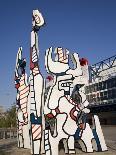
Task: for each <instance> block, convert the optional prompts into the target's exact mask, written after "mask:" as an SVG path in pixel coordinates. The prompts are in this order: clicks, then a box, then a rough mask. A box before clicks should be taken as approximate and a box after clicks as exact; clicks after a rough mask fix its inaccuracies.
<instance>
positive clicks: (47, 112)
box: [15, 10, 107, 155]
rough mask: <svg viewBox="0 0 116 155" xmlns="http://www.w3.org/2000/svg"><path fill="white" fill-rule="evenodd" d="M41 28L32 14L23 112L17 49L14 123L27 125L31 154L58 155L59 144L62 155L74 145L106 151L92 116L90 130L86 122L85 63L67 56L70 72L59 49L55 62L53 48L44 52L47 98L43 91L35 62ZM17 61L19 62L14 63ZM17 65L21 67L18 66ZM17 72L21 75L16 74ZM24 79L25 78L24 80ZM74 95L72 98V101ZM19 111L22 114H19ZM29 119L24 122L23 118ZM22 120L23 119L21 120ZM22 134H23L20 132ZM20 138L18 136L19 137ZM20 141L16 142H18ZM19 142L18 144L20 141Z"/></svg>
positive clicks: (39, 19) (38, 17) (41, 22)
mask: <svg viewBox="0 0 116 155" xmlns="http://www.w3.org/2000/svg"><path fill="white" fill-rule="evenodd" d="M43 25H44V18H43V16H42V14H41V13H40V12H39V11H38V10H34V11H33V14H32V31H31V48H30V77H29V83H27V82H26V85H25V89H27V91H26V95H24V97H25V98H26V99H27V100H26V101H27V102H28V104H27V102H26V106H27V105H28V106H27V107H28V108H27V109H29V110H28V112H27V111H24V110H23V109H22V106H21V105H22V102H21V98H20V91H21V89H20V87H18V86H17V85H20V83H21V82H22V77H26V75H25V69H24V68H25V63H24V62H25V59H22V58H21V48H20V49H19V52H18V54H17V55H18V56H17V61H16V62H17V63H16V70H15V81H16V84H17V85H16V87H17V91H18V92H17V101H19V103H20V106H19V107H18V110H17V113H18V121H19V122H21V120H23V124H25V123H27V121H26V120H28V121H30V127H29V126H28V130H30V141H31V153H32V154H34V155H35V154H36V155H37V154H38V155H39V154H42V153H44V154H46V155H58V145H59V142H60V140H63V144H64V148H65V153H75V148H74V142H75V140H76V141H78V143H79V144H80V146H81V148H82V150H83V151H84V152H93V151H94V150H96V151H106V150H107V146H106V144H105V140H104V137H103V134H102V130H101V126H100V123H99V118H98V116H96V115H95V116H93V129H92V128H91V127H90V125H89V123H88V122H87V119H86V118H87V114H88V113H89V112H90V110H89V109H88V105H89V102H88V101H87V99H86V95H85V93H84V86H85V84H87V82H88V72H87V68H88V63H87V61H85V60H84V59H79V55H78V54H77V53H73V54H72V55H71V61H72V63H73V66H74V68H73V69H72V68H71V67H70V65H69V60H70V54H69V51H68V50H67V49H63V48H62V47H57V48H55V50H54V51H55V60H53V57H52V55H53V53H52V52H53V48H52V47H51V48H49V49H47V50H46V56H45V67H46V70H47V72H48V74H50V75H52V78H50V77H49V78H48V79H50V80H49V81H52V83H51V85H49V90H48V93H47V94H46V96H47V98H46V99H45V89H47V86H48V84H47V83H45V80H44V78H43V76H42V74H41V73H40V69H39V65H38V61H39V53H38V52H39V50H38V35H37V32H38V31H39V30H40V27H41V26H43ZM18 60H20V61H18ZM20 62H21V63H20ZM19 68H20V69H21V75H19V73H18V70H19ZM24 79H26V78H24ZM75 92H76V93H77V94H76V98H75V97H74V94H75ZM20 111H22V113H21V112H20ZM27 113H28V115H29V116H30V117H29V119H27V117H26V114H27ZM22 116H23V117H24V118H25V119H23V117H22ZM22 130H23V132H25V130H24V129H23V128H22ZM19 135H20V134H19ZM19 139H20V138H19ZM20 141H21V140H20Z"/></svg>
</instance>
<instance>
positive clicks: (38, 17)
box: [32, 10, 44, 29]
mask: <svg viewBox="0 0 116 155" xmlns="http://www.w3.org/2000/svg"><path fill="white" fill-rule="evenodd" d="M32 16H33V18H32V26H33V27H34V28H35V29H39V28H40V27H41V26H42V25H44V18H43V16H42V14H41V13H40V12H39V11H38V10H33V15H32Z"/></svg>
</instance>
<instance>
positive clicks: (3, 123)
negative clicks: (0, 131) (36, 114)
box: [0, 105, 16, 128]
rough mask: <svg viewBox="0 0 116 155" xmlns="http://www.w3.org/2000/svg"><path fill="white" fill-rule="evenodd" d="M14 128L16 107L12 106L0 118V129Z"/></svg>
mask: <svg viewBox="0 0 116 155" xmlns="http://www.w3.org/2000/svg"><path fill="white" fill-rule="evenodd" d="M8 127H16V106H15V105H12V107H11V108H10V109H8V110H7V111H6V113H5V115H3V116H1V117H0V128H8Z"/></svg>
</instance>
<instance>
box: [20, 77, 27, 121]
mask: <svg viewBox="0 0 116 155" xmlns="http://www.w3.org/2000/svg"><path fill="white" fill-rule="evenodd" d="M28 94H29V86H26V84H25V75H22V77H21V80H20V87H19V98H20V105H21V110H22V112H23V114H24V117H25V121H27V117H28V114H27V104H28Z"/></svg>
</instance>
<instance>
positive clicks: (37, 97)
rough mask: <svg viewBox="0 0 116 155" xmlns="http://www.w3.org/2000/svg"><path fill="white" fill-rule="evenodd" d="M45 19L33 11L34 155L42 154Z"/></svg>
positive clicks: (31, 91) (31, 85)
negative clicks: (41, 53) (41, 58)
mask: <svg viewBox="0 0 116 155" xmlns="http://www.w3.org/2000/svg"><path fill="white" fill-rule="evenodd" d="M43 24H44V19H43V17H42V15H41V13H40V12H39V11H38V10H33V15H32V31H31V48H30V121H31V141H32V154H40V151H41V149H40V148H41V139H42V104H43V103H42V101H43V97H44V94H43V89H44V80H43V77H42V75H41V73H40V70H39V65H38V60H39V53H38V52H39V50H38V35H37V32H38V31H39V29H40V27H41V26H42V25H43Z"/></svg>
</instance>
